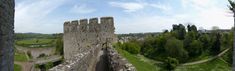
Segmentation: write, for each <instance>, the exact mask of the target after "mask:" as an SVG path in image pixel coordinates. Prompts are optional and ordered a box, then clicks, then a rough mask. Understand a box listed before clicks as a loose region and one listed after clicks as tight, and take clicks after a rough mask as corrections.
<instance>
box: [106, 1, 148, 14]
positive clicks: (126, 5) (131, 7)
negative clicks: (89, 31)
mask: <svg viewBox="0 0 235 71" xmlns="http://www.w3.org/2000/svg"><path fill="white" fill-rule="evenodd" d="M109 4H110V5H111V6H114V7H119V8H123V9H124V11H125V12H135V11H138V10H141V9H143V8H144V4H141V3H136V2H109Z"/></svg>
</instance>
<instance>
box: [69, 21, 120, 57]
mask: <svg viewBox="0 0 235 71" xmlns="http://www.w3.org/2000/svg"><path fill="white" fill-rule="evenodd" d="M114 29H115V28H114V20H113V17H101V18H100V19H99V18H90V19H80V20H73V21H66V22H64V48H65V49H64V53H65V56H64V57H65V59H70V58H71V55H72V54H76V53H79V52H83V51H84V48H88V47H92V46H93V45H96V44H103V43H105V42H107V40H110V41H109V42H111V41H112V40H114V39H113V38H114V37H116V36H115V35H114Z"/></svg>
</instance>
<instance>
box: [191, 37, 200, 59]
mask: <svg viewBox="0 0 235 71" xmlns="http://www.w3.org/2000/svg"><path fill="white" fill-rule="evenodd" d="M202 47H203V45H202V43H201V42H200V41H198V40H193V42H192V43H191V44H190V49H189V50H188V53H189V56H192V57H195V56H198V55H200V54H201V53H202Z"/></svg>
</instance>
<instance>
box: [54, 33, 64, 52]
mask: <svg viewBox="0 0 235 71" xmlns="http://www.w3.org/2000/svg"><path fill="white" fill-rule="evenodd" d="M63 47H64V45H63V40H62V37H58V38H57V40H56V54H59V55H63V54H64V49H63Z"/></svg>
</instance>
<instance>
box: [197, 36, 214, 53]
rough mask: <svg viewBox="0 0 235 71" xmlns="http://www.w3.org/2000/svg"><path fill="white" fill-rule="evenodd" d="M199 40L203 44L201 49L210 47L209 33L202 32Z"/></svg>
mask: <svg viewBox="0 0 235 71" xmlns="http://www.w3.org/2000/svg"><path fill="white" fill-rule="evenodd" d="M199 40H200V41H201V42H202V44H203V51H207V50H209V49H210V47H211V44H212V43H211V40H210V37H209V35H207V34H202V35H201V36H200V37H199Z"/></svg>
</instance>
